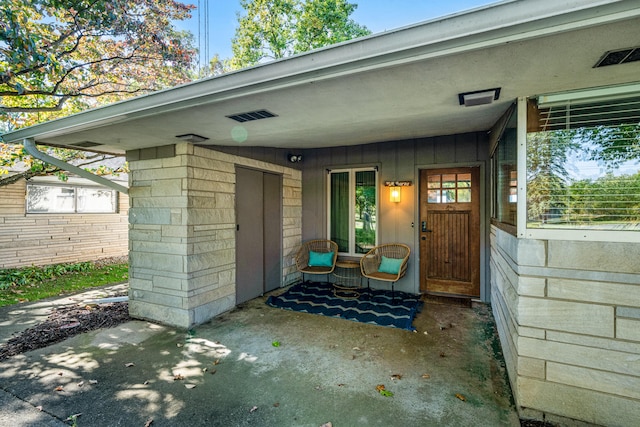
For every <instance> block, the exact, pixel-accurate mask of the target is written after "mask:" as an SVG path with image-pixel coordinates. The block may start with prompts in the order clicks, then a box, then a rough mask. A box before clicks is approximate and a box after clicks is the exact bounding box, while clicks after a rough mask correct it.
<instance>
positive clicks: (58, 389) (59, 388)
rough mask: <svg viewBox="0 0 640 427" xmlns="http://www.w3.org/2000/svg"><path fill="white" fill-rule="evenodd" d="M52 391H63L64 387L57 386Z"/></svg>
mask: <svg viewBox="0 0 640 427" xmlns="http://www.w3.org/2000/svg"><path fill="white" fill-rule="evenodd" d="M53 391H64V386H62V385H59V386H58V387H56V388H54V389H53Z"/></svg>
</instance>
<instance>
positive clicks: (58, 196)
mask: <svg viewBox="0 0 640 427" xmlns="http://www.w3.org/2000/svg"><path fill="white" fill-rule="evenodd" d="M117 194H118V193H117V191H115V190H112V189H109V188H104V187H82V186H74V185H46V184H28V185H27V212H28V213H113V212H116V209H117Z"/></svg>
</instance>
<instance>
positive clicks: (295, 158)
mask: <svg viewBox="0 0 640 427" xmlns="http://www.w3.org/2000/svg"><path fill="white" fill-rule="evenodd" d="M287 158H288V159H289V161H290V162H291V163H300V162H301V161H302V154H288V155H287Z"/></svg>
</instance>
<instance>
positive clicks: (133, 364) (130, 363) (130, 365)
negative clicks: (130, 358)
mask: <svg viewBox="0 0 640 427" xmlns="http://www.w3.org/2000/svg"><path fill="white" fill-rule="evenodd" d="M134 366H136V364H135V363H133V362H129V363H125V364H124V367H125V368H132V367H134Z"/></svg>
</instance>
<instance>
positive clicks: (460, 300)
mask: <svg viewBox="0 0 640 427" xmlns="http://www.w3.org/2000/svg"><path fill="white" fill-rule="evenodd" d="M423 298H424V299H425V300H427V301H428V302H432V303H436V304H449V305H457V306H461V307H471V305H472V302H473V300H474V299H477V298H476V297H472V296H469V295H458V294H447V293H444V292H425V293H424V294H423Z"/></svg>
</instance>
